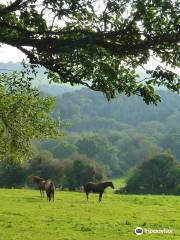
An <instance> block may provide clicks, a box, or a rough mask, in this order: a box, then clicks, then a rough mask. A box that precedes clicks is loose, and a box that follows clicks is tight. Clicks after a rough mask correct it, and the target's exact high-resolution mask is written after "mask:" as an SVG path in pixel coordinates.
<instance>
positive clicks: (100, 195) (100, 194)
mask: <svg viewBox="0 0 180 240" xmlns="http://www.w3.org/2000/svg"><path fill="white" fill-rule="evenodd" d="M102 195H103V192H100V193H99V202H101V201H102Z"/></svg>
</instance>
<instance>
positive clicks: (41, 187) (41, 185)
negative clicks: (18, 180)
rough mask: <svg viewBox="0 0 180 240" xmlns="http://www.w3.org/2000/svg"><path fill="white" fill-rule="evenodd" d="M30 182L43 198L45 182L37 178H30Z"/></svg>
mask: <svg viewBox="0 0 180 240" xmlns="http://www.w3.org/2000/svg"><path fill="white" fill-rule="evenodd" d="M32 181H33V183H34V184H36V186H37V187H38V189H39V191H40V195H41V197H43V198H44V191H45V183H46V181H45V180H44V179H43V178H40V177H38V176H32Z"/></svg>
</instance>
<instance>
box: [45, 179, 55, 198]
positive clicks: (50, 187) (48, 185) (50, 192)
mask: <svg viewBox="0 0 180 240" xmlns="http://www.w3.org/2000/svg"><path fill="white" fill-rule="evenodd" d="M45 190H46V195H47V200H48V201H49V202H50V201H51V199H53V201H54V192H55V185H54V183H53V182H52V181H51V180H47V181H46V182H45Z"/></svg>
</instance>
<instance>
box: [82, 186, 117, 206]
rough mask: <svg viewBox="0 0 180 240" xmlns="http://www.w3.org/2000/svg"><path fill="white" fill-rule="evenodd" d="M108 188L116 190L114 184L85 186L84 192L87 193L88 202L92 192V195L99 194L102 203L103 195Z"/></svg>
mask: <svg viewBox="0 0 180 240" xmlns="http://www.w3.org/2000/svg"><path fill="white" fill-rule="evenodd" d="M107 187H111V188H113V189H114V185H113V183H112V182H101V183H92V182H88V183H87V184H86V185H84V191H85V193H86V197H87V200H88V195H89V193H90V192H92V193H99V202H101V200H102V195H103V193H104V190H105V189H106V188H107Z"/></svg>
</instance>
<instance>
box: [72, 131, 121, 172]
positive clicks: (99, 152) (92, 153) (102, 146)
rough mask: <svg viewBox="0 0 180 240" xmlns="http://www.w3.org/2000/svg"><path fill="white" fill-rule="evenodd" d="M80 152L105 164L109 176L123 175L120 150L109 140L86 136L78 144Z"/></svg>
mask: <svg viewBox="0 0 180 240" xmlns="http://www.w3.org/2000/svg"><path fill="white" fill-rule="evenodd" d="M76 145H77V147H78V151H79V153H81V154H86V155H87V156H88V157H90V158H94V159H96V160H97V161H98V162H99V163H101V164H103V165H104V166H105V167H106V168H107V171H108V174H109V175H112V174H114V175H117V174H119V175H120V174H122V170H121V167H120V166H121V162H120V161H119V158H118V150H117V148H116V147H115V146H113V145H112V143H111V142H110V141H108V138H107V137H105V136H102V135H96V134H94V135H92V136H86V137H84V138H82V139H80V140H79V141H78V142H77V144H76Z"/></svg>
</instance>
